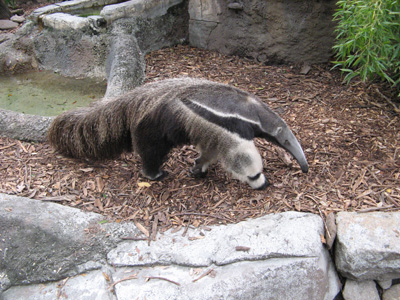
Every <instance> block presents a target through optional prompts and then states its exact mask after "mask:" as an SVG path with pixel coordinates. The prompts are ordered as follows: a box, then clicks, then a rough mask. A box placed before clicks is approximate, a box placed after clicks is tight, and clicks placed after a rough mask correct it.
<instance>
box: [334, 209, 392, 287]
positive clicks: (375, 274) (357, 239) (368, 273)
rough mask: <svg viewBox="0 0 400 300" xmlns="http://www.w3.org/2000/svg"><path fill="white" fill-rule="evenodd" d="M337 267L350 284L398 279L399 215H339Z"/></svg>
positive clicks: (387, 213)
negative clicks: (351, 281) (357, 281)
mask: <svg viewBox="0 0 400 300" xmlns="http://www.w3.org/2000/svg"><path fill="white" fill-rule="evenodd" d="M336 223H337V236H336V239H337V240H336V249H335V258H336V259H335V262H336V267H337V269H338V271H339V272H340V273H342V275H343V276H345V277H347V278H350V279H353V280H389V279H395V278H400V243H399V235H400V233H399V231H398V228H400V213H399V212H393V213H389V212H385V213H380V212H375V213H351V212H340V213H338V215H337V217H336Z"/></svg>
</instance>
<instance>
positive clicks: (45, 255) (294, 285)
mask: <svg viewBox="0 0 400 300" xmlns="http://www.w3.org/2000/svg"><path fill="white" fill-rule="evenodd" d="M102 220H103V217H102V216H101V215H98V214H95V213H84V212H82V211H80V210H78V209H74V208H70V207H65V206H61V205H58V204H55V203H50V202H41V201H38V200H30V199H27V198H21V197H15V196H8V195H3V194H1V195H0V223H1V226H2V228H3V226H5V227H4V228H12V229H11V230H7V231H6V232H4V233H2V236H1V240H0V249H1V254H2V256H3V259H2V260H1V274H0V284H1V288H2V290H3V294H2V295H1V296H0V299H4V300H6V299H26V298H24V297H26V296H27V295H29V297H30V298H29V299H54V298H55V296H56V297H59V296H60V295H64V297H68V298H69V299H118V300H120V299H132V297H133V295H134V296H135V299H136V298H137V297H139V299H142V298H143V299H144V298H146V299H177V298H180V299H189V298H190V299H215V298H218V299H250V298H254V299H269V298H271V297H272V298H274V299H333V298H334V297H335V295H336V294H337V293H338V292H339V290H340V284H339V281H338V277H337V275H336V272H335V270H334V266H333V263H332V261H331V259H330V256H329V254H328V251H327V250H326V249H325V248H324V246H323V244H322V243H321V238H320V235H321V234H323V232H324V230H323V222H322V220H321V219H320V217H319V216H316V215H313V214H307V213H297V212H286V213H282V214H273V215H267V216H265V217H262V218H258V219H254V220H249V221H246V222H241V223H238V224H231V225H224V226H222V225H221V226H215V227H212V228H211V230H210V231H206V230H204V229H201V228H196V229H189V230H188V231H187V232H185V231H184V230H183V229H182V230H179V231H177V232H173V230H169V231H167V232H165V233H164V234H158V235H157V237H156V240H155V241H151V243H150V244H149V241H147V240H126V239H124V238H127V237H134V236H138V235H140V234H139V230H138V229H137V228H136V227H135V225H134V224H133V223H124V224H116V223H103V222H102ZM54 281H57V282H54ZM1 297H2V298H1Z"/></svg>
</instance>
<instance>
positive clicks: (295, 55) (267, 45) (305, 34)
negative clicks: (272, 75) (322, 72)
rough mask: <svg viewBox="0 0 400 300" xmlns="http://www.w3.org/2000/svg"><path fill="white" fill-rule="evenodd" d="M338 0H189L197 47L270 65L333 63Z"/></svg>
mask: <svg viewBox="0 0 400 300" xmlns="http://www.w3.org/2000/svg"><path fill="white" fill-rule="evenodd" d="M335 3H336V0H324V1H318V0H269V1H265V0H248V1H240V0H238V1H236V0H230V1H229V0H228V1H226V0H190V2H189V13H190V23H189V38H190V43H191V44H192V45H193V46H196V47H199V48H205V49H210V50H217V51H220V52H222V53H224V54H227V55H239V56H245V57H250V58H254V59H256V60H258V61H259V62H262V63H266V64H275V63H287V62H307V63H321V62H328V61H329V60H330V57H331V55H332V46H333V42H334V33H333V30H334V23H333V22H332V14H333V12H334V9H335Z"/></svg>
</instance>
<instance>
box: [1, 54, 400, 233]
mask: <svg viewBox="0 0 400 300" xmlns="http://www.w3.org/2000/svg"><path fill="white" fill-rule="evenodd" d="M146 58H147V81H153V80H159V79H163V78H171V77H176V76H192V77H202V78H208V79H211V80H214V81H218V82H223V83H228V84H231V85H234V86H236V87H238V88H241V89H243V90H247V91H249V92H252V93H254V94H256V95H258V96H259V97H260V98H261V99H263V101H265V102H266V103H267V104H268V105H269V106H270V107H272V108H273V109H274V110H275V111H277V112H278V113H279V114H280V115H281V116H282V118H283V119H284V120H285V121H286V122H287V123H288V124H289V126H290V127H291V129H292V131H293V132H294V133H295V135H296V136H297V138H298V139H299V141H300V143H301V144H302V146H303V149H304V151H305V153H306V156H307V158H308V162H309V164H310V171H309V173H308V174H303V173H302V172H301V170H300V168H299V166H298V165H297V162H296V161H293V160H292V159H291V157H290V156H288V154H286V153H285V152H284V151H282V150H280V149H279V148H277V147H276V146H273V145H271V144H269V143H268V142H266V141H264V140H256V145H257V146H258V149H259V151H260V152H261V154H262V157H263V159H264V167H265V168H264V171H265V174H266V175H267V177H268V179H269V180H270V182H271V183H272V185H271V186H270V187H268V188H267V189H266V190H264V191H253V190H251V189H250V188H249V187H248V186H247V184H243V183H240V182H238V181H237V180H234V179H232V178H231V177H230V175H229V174H226V173H225V172H224V171H223V170H222V169H221V168H220V166H218V165H216V166H214V167H212V168H211V169H210V172H209V175H208V177H207V178H205V179H194V178H191V176H190V173H189V168H190V167H191V166H192V164H193V162H194V160H195V158H196V157H197V153H196V151H195V150H194V148H193V147H192V146H185V147H183V148H181V149H175V150H174V151H173V152H171V154H170V158H169V160H168V161H167V162H166V163H165V167H164V169H165V170H166V171H168V172H169V176H168V177H167V178H166V179H165V180H164V181H162V182H149V181H147V180H145V179H143V178H141V177H140V175H139V173H140V169H141V162H140V158H139V157H138V156H137V155H136V154H124V155H123V156H122V157H121V158H120V159H118V160H113V161H106V162H102V163H95V164H93V163H90V162H86V161H79V160H72V159H67V158H64V157H62V156H60V155H59V154H57V153H55V152H54V151H53V150H52V149H51V148H50V147H49V145H48V144H46V143H27V142H21V141H17V140H12V139H8V138H1V139H0V192H2V193H7V194H12V195H19V196H25V197H29V198H32V199H41V200H43V201H54V202H58V203H61V204H63V205H67V206H72V207H77V208H80V209H82V210H84V211H92V212H97V213H100V214H102V215H104V219H105V220H110V221H116V222H121V221H134V222H135V223H136V224H137V225H138V227H139V228H140V229H141V230H142V232H144V233H146V234H147V235H151V234H152V233H154V232H156V231H157V230H160V231H163V230H166V229H168V228H171V227H175V228H181V227H182V226H183V227H189V226H194V227H198V226H203V227H205V228H206V227H207V226H208V225H212V224H221V223H222V224H227V223H235V222H239V221H242V220H245V219H247V218H256V217H260V216H263V215H265V214H269V213H279V212H283V211H302V212H312V213H315V214H319V215H321V216H322V217H325V216H326V215H327V214H329V213H331V212H339V211H359V212H370V211H395V210H399V209H400V133H399V128H400V116H399V114H398V112H396V107H395V105H398V103H394V102H395V99H394V98H393V96H392V95H391V94H390V90H389V89H387V88H385V86H383V85H378V84H370V85H366V84H364V83H361V82H358V83H357V82H356V83H353V84H351V85H345V84H343V83H342V78H341V76H340V73H339V72H338V71H331V70H330V67H331V66H330V65H316V66H312V68H311V70H310V72H309V73H308V74H307V75H302V74H301V72H300V70H301V66H286V65H285V66H264V65H260V64H257V63H255V62H253V61H250V60H246V59H242V58H238V57H227V56H224V55H221V54H218V53H215V52H210V51H204V50H199V49H194V48H191V47H188V46H177V47H175V48H172V49H162V50H159V51H155V52H152V53H150V54H148V55H147V57H146ZM390 99H392V100H390Z"/></svg>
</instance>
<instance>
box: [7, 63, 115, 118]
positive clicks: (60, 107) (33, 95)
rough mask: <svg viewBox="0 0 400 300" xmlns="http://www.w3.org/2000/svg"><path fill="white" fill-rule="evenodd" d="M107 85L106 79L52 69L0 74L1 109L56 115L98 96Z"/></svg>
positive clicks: (91, 100)
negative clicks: (73, 75) (69, 75)
mask: <svg viewBox="0 0 400 300" xmlns="http://www.w3.org/2000/svg"><path fill="white" fill-rule="evenodd" d="M106 88H107V82H106V81H105V80H104V81H98V80H95V79H91V78H84V79H75V78H69V77H64V76H61V75H59V74H56V73H54V72H51V71H41V72H31V73H24V74H18V75H12V76H5V75H0V108H3V109H9V110H13V111H18V112H22V113H26V114H34V115H41V116H55V115H58V114H60V113H62V112H64V111H67V110H70V109H73V108H78V107H84V106H88V105H89V104H90V103H91V102H93V101H95V100H99V99H101V98H102V97H103V96H104V94H105V92H106Z"/></svg>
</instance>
